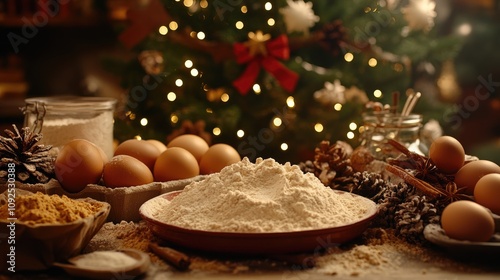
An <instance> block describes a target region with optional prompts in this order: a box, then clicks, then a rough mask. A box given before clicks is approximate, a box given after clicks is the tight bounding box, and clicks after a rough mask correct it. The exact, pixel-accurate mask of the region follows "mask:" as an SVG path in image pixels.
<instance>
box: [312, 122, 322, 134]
mask: <svg viewBox="0 0 500 280" xmlns="http://www.w3.org/2000/svg"><path fill="white" fill-rule="evenodd" d="M314 130H315V131H316V132H321V131H323V125H322V124H320V123H317V124H315V125H314Z"/></svg>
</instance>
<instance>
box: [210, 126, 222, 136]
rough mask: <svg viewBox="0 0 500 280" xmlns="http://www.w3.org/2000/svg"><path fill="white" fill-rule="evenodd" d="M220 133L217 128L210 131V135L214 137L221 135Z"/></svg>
mask: <svg viewBox="0 0 500 280" xmlns="http://www.w3.org/2000/svg"><path fill="white" fill-rule="evenodd" d="M221 132H222V131H221V130H220V128H218V127H214V129H212V133H213V134H214V135H215V136H218V135H220V134H221Z"/></svg>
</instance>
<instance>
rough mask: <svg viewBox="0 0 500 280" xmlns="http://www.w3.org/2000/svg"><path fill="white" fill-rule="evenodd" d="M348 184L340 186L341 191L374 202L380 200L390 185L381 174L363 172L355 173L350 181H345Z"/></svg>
mask: <svg viewBox="0 0 500 280" xmlns="http://www.w3.org/2000/svg"><path fill="white" fill-rule="evenodd" d="M345 182H346V183H347V184H345V185H343V186H340V187H339V189H342V190H345V191H349V192H352V193H355V194H358V195H361V196H364V197H367V198H369V199H371V200H373V201H377V200H379V199H380V198H381V197H382V196H383V194H384V192H385V191H386V189H387V188H389V187H390V183H389V182H388V181H386V180H384V178H383V177H382V175H381V174H378V173H373V172H368V171H363V172H356V173H354V174H353V175H352V176H351V177H350V179H349V180H346V181H345Z"/></svg>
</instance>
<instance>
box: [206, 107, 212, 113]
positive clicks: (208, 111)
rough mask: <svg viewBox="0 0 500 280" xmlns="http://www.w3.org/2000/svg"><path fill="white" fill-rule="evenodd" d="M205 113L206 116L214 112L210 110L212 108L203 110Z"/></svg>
mask: <svg viewBox="0 0 500 280" xmlns="http://www.w3.org/2000/svg"><path fill="white" fill-rule="evenodd" d="M205 112H207V113H208V114H212V113H213V112H214V111H213V110H212V108H207V109H205Z"/></svg>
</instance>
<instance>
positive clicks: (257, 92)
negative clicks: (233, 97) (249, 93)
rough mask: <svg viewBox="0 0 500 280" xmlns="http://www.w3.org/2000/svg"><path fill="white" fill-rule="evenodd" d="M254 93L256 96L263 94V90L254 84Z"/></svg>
mask: <svg viewBox="0 0 500 280" xmlns="http://www.w3.org/2000/svg"><path fill="white" fill-rule="evenodd" d="M252 89H253V91H254V92H255V93H256V94H259V93H260V92H261V89H260V85H259V84H254V85H253V87H252Z"/></svg>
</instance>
